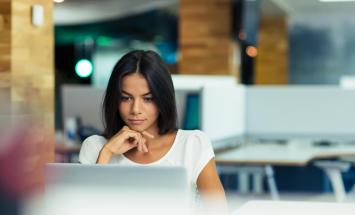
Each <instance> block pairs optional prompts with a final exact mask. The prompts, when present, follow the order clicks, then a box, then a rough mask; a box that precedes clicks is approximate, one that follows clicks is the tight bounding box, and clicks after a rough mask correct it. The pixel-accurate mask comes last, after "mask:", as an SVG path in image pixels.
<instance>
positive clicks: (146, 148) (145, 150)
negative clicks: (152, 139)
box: [142, 138, 149, 152]
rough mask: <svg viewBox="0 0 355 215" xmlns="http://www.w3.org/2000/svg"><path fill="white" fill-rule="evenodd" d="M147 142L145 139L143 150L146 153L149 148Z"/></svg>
mask: <svg viewBox="0 0 355 215" xmlns="http://www.w3.org/2000/svg"><path fill="white" fill-rule="evenodd" d="M146 142H147V140H146V139H144V138H143V143H142V144H143V149H144V152H148V151H149V150H148V147H147V144H146Z"/></svg>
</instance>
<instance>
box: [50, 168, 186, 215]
mask: <svg viewBox="0 0 355 215" xmlns="http://www.w3.org/2000/svg"><path fill="white" fill-rule="evenodd" d="M44 175H45V200H46V206H47V207H46V208H47V211H46V213H48V214H49V213H50V214H53V215H56V214H67V215H68V214H73V215H74V214H75V215H77V214H85V215H90V214H95V215H97V214H143V213H144V214H150V213H151V214H166V213H168V214H181V213H183V214H186V213H187V211H188V210H189V209H190V208H189V201H191V195H190V194H191V193H190V189H189V186H188V182H187V175H186V170H185V169H184V168H183V167H143V166H134V167H132V166H131V167H124V166H117V165H84V164H72V163H66V164H64V163H51V164H46V165H45V168H44Z"/></svg>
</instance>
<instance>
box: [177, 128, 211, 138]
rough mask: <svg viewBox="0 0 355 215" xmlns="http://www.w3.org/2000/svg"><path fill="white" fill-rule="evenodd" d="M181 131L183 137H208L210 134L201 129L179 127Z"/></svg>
mask: <svg viewBox="0 0 355 215" xmlns="http://www.w3.org/2000/svg"><path fill="white" fill-rule="evenodd" d="M179 133H180V135H181V136H183V137H187V138H190V137H197V138H207V139H208V136H207V134H206V133H205V132H203V131H201V130H197V129H196V130H183V129H179Z"/></svg>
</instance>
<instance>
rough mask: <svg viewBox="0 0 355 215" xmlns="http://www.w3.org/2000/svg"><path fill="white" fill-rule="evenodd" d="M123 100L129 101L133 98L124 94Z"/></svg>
mask: <svg viewBox="0 0 355 215" xmlns="http://www.w3.org/2000/svg"><path fill="white" fill-rule="evenodd" d="M121 100H122V101H129V100H131V97H128V96H122V97H121Z"/></svg>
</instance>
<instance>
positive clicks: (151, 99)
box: [144, 97, 153, 102]
mask: <svg viewBox="0 0 355 215" xmlns="http://www.w3.org/2000/svg"><path fill="white" fill-rule="evenodd" d="M144 101H146V102H152V101H153V97H145V98H144Z"/></svg>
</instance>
